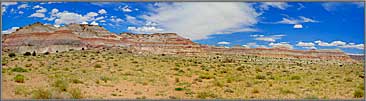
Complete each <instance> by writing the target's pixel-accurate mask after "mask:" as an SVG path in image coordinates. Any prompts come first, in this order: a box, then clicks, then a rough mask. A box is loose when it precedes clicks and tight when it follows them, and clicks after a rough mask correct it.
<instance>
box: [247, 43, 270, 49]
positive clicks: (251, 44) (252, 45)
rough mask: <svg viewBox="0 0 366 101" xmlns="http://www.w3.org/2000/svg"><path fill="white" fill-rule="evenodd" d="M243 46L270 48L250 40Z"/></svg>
mask: <svg viewBox="0 0 366 101" xmlns="http://www.w3.org/2000/svg"><path fill="white" fill-rule="evenodd" d="M243 46H247V47H249V48H268V47H267V46H266V45H258V44H257V43H255V42H249V43H247V44H246V45H243Z"/></svg>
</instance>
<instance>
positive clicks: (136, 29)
mask: <svg viewBox="0 0 366 101" xmlns="http://www.w3.org/2000/svg"><path fill="white" fill-rule="evenodd" d="M127 30H129V31H131V32H133V33H144V34H152V33H157V32H161V31H163V29H160V28H156V27H154V26H151V27H148V26H142V27H127Z"/></svg>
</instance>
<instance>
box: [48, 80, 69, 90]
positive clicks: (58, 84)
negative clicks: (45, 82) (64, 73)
mask: <svg viewBox="0 0 366 101" xmlns="http://www.w3.org/2000/svg"><path fill="white" fill-rule="evenodd" d="M52 86H53V87H56V88H58V89H59V90H61V91H66V90H67V88H68V87H69V82H67V80H63V79H58V80H56V81H55V82H54V83H53V84H52Z"/></svg>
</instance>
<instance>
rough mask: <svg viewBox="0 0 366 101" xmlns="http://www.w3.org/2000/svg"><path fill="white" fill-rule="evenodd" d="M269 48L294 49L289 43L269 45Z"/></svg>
mask: <svg viewBox="0 0 366 101" xmlns="http://www.w3.org/2000/svg"><path fill="white" fill-rule="evenodd" d="M268 45H269V46H271V47H272V48H286V49H292V48H293V47H292V45H291V44H289V43H288V42H280V43H272V42H271V43H269V44H268Z"/></svg>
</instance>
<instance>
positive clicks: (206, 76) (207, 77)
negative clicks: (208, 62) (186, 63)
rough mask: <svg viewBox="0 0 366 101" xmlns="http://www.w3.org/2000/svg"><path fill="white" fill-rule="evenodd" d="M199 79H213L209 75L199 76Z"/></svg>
mask: <svg viewBox="0 0 366 101" xmlns="http://www.w3.org/2000/svg"><path fill="white" fill-rule="evenodd" d="M199 78H201V79H212V78H215V77H214V76H213V75H209V74H201V75H200V76H199Z"/></svg>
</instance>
